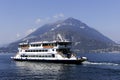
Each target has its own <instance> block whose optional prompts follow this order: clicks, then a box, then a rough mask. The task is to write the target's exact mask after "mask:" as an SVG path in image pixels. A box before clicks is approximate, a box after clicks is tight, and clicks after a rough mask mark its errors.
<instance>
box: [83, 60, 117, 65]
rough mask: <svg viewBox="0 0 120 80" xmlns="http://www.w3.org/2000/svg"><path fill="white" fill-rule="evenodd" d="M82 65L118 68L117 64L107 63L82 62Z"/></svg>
mask: <svg viewBox="0 0 120 80" xmlns="http://www.w3.org/2000/svg"><path fill="white" fill-rule="evenodd" d="M83 64H88V65H89V64H90V65H107V66H118V65H119V64H116V63H107V62H100V63H98V62H89V61H85V62H83Z"/></svg>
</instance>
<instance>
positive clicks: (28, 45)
mask: <svg viewBox="0 0 120 80" xmlns="http://www.w3.org/2000/svg"><path fill="white" fill-rule="evenodd" d="M19 47H29V45H19Z"/></svg>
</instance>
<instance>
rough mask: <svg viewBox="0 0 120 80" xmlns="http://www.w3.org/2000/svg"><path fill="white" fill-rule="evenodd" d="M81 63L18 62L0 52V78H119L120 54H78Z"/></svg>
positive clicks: (9, 79) (84, 79) (45, 79)
mask: <svg viewBox="0 0 120 80" xmlns="http://www.w3.org/2000/svg"><path fill="white" fill-rule="evenodd" d="M80 55H81V56H86V57H88V59H89V60H88V61H87V62H84V63H83V64H82V65H75V64H55V63H41V62H19V61H13V60H11V59H10V57H11V56H13V54H11V53H9V54H3V53H1V54H0V80H120V54H117V53H115V54H113V53H110V54H106V53H105V54H95V53H94V54H80Z"/></svg>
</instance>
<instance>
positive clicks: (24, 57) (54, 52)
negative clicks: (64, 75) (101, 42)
mask: <svg viewBox="0 0 120 80" xmlns="http://www.w3.org/2000/svg"><path fill="white" fill-rule="evenodd" d="M71 44H72V43H71V42H69V41H42V42H30V43H29V42H24V43H20V44H19V47H18V53H17V54H16V55H15V56H14V57H12V59H14V60H18V61H41V62H52V63H54V62H55V63H72V64H76V63H82V62H83V61H86V60H87V58H86V57H80V58H78V57H77V56H76V54H75V53H73V52H72V51H71Z"/></svg>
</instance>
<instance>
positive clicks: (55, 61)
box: [14, 58, 86, 64]
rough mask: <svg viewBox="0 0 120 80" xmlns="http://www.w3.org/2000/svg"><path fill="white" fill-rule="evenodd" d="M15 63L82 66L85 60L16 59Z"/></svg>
mask: <svg viewBox="0 0 120 80" xmlns="http://www.w3.org/2000/svg"><path fill="white" fill-rule="evenodd" d="M14 60H15V61H33V62H46V63H63V64H82V62H84V61H86V59H79V60H45V59H17V58H14Z"/></svg>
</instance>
